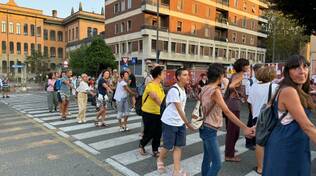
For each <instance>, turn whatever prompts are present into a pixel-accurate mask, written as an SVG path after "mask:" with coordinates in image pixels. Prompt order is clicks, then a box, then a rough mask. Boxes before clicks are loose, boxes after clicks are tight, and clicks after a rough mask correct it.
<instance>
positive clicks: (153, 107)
mask: <svg viewBox="0 0 316 176" xmlns="http://www.w3.org/2000/svg"><path fill="white" fill-rule="evenodd" d="M149 92H155V93H156V94H157V96H158V97H159V99H160V100H161V101H162V100H163V99H164V98H165V92H164V90H163V88H162V86H161V84H156V83H153V82H150V83H149V84H148V85H147V86H146V88H145V91H144V94H143V101H142V102H143V103H142V104H143V105H142V111H143V112H147V113H150V114H156V115H160V105H158V104H157V103H156V102H155V101H154V100H153V99H152V98H151V97H150V96H148V94H149ZM147 96H148V98H147V100H146V102H144V101H145V99H146V97H147Z"/></svg>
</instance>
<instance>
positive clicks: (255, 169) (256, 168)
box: [252, 167, 262, 175]
mask: <svg viewBox="0 0 316 176" xmlns="http://www.w3.org/2000/svg"><path fill="white" fill-rule="evenodd" d="M252 170H254V171H255V172H256V173H257V174H259V175H262V171H261V172H258V167H254V168H253V169H252Z"/></svg>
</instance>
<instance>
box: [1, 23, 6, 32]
mask: <svg viewBox="0 0 316 176" xmlns="http://www.w3.org/2000/svg"><path fill="white" fill-rule="evenodd" d="M1 32H7V23H6V22H5V21H2V23H1Z"/></svg>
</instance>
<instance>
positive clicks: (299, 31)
mask: <svg viewBox="0 0 316 176" xmlns="http://www.w3.org/2000/svg"><path fill="white" fill-rule="evenodd" d="M266 16H267V18H268V24H269V27H268V32H269V35H268V38H267V41H266V42H267V57H266V62H273V61H274V62H285V61H286V59H287V58H288V57H289V56H290V55H293V54H298V53H300V51H301V49H302V48H303V47H304V46H305V44H306V43H307V42H308V40H309V36H307V35H304V29H303V28H302V27H300V26H297V23H296V22H295V20H293V19H289V18H287V17H286V16H285V15H283V13H281V12H279V11H274V10H269V11H267V14H266ZM273 50H274V55H273ZM273 56H274V58H273Z"/></svg>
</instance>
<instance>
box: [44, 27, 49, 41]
mask: <svg viewBox="0 0 316 176" xmlns="http://www.w3.org/2000/svg"><path fill="white" fill-rule="evenodd" d="M44 40H48V30H47V29H44Z"/></svg>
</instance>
